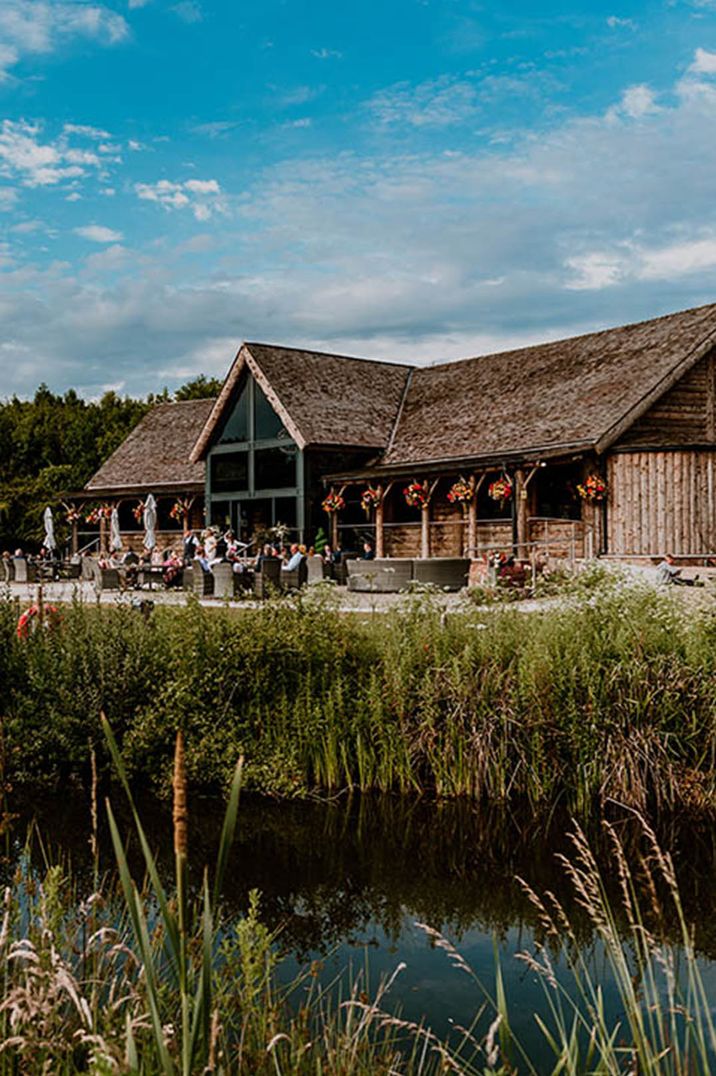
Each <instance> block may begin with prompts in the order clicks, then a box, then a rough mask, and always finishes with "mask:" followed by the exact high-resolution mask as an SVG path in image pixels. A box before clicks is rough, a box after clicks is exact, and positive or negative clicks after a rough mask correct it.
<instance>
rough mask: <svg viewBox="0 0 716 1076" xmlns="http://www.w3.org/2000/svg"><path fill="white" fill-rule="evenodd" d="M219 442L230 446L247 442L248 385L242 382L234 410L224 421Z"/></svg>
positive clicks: (246, 382)
mask: <svg viewBox="0 0 716 1076" xmlns="http://www.w3.org/2000/svg"><path fill="white" fill-rule="evenodd" d="M219 440H220V442H222V443H223V444H231V443H233V442H235V441H248V440H249V383H248V380H247V381H245V382H244V387H243V388H242V390H241V392H240V394H239V398H238V400H237V401H236V406H235V407H234V410H233V411H232V412H231V414H230V415H229V417H228V419H227V420H226V425H225V426H224V429H223V430H222V432H221V437H220V438H219Z"/></svg>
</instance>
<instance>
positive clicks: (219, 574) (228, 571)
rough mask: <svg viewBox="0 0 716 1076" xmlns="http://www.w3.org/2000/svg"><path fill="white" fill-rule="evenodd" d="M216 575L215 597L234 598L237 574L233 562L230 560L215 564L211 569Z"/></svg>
mask: <svg viewBox="0 0 716 1076" xmlns="http://www.w3.org/2000/svg"><path fill="white" fill-rule="evenodd" d="M211 574H212V575H213V576H214V597H215V598H233V596H234V593H235V590H236V574H235V572H234V566H233V564H229V562H228V561H226V562H222V563H220V564H215V565H214V566H213V567H212V569H211Z"/></svg>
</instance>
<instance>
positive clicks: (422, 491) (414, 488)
mask: <svg viewBox="0 0 716 1076" xmlns="http://www.w3.org/2000/svg"><path fill="white" fill-rule="evenodd" d="M403 496H404V497H405V503H406V504H409V505H410V507H411V508H424V507H425V505H426V504H427V503H428V489H427V486H425V485H423V483H422V482H411V483H410V485H409V486H406V487H405V489H404V490H403Z"/></svg>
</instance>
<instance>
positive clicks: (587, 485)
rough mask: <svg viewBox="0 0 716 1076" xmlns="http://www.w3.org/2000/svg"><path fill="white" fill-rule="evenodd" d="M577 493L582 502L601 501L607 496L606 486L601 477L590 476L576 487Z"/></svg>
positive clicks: (596, 475)
mask: <svg viewBox="0 0 716 1076" xmlns="http://www.w3.org/2000/svg"><path fill="white" fill-rule="evenodd" d="M577 493H578V494H579V496H580V497H581V498H582V500H583V501H591V502H595V501H603V500H604V499H605V497H606V495H607V484H606V482H605V481H604V479H603V478H602V476H601V475H598V474H590V475H589V477H588V478H585V480H584V482H583V483H582V484H581V485H578V486H577Z"/></svg>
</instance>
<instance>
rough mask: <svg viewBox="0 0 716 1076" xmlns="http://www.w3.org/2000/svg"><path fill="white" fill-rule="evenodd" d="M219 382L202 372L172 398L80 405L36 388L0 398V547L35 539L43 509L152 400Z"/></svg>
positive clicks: (211, 389)
mask: <svg viewBox="0 0 716 1076" xmlns="http://www.w3.org/2000/svg"><path fill="white" fill-rule="evenodd" d="M220 388H221V382H220V381H219V380H218V379H217V378H207V377H205V376H204V375H203V374H200V375H199V376H198V377H195V378H193V379H192V380H191V381H188V382H186V384H184V385H182V386H181V388H179V389H177V390H176V392H174V393H169V392H168V390H167V389H164V391H163V392H161V393H156V394H155V393H152V394H151V395H149V396H147V397H146V398H144V399H135V398H132V397H129V396H119V395H118V394H117V393H116V392H106V393H105V394H104V395H103V396H102V397H100V398H99V399H97V400H84V399H82V398H81V397H80V396H78V394H77V393H76V392H75V390H74V389H69V390H68V391H67V392H65V393H63V394H62V395H59V394H56V393H53V392H51V391H50V389H49V388H48V387H47V385H44V384H43V385H40V386H39V388H38V389H37V391H36V393H35V395H34V397H33V398H32V399H30V400H21V399H19V398H18V397H17V396H13V397H12V398H11V399H8V400H0V549H11V548H14V547H16V546H25V545H28V546H33V545H36V544H37V543H38V542H40V541H41V539H42V534H43V525H42V512H43V510H44V508H45V506H46V505H48V504H50V505H52V506H59V505H60V503H61V502H62V501H63V500H64V499H66V498H68V497H71V495H72V493H76V492H77V491H79V490H81V489H82V487H83V486H84V485H85V483H86V482H87V481H88V480H89V479H90V478H91V476H92V475H93V474H94V473H95V471H96V470H97V469H98V467H99V466H100V465H101V464H102V463H103V461H104V460H106V459H107V458H108V456H110V455H111V454H112V452H114V450H115V449H116V448H117V447H118V446H119V445H120V444H121V443H122V441H123V440H124V439H125V437H126V436H127V435H128V434H129V433H130V432H131V430H133V429H134V427H135V426H136V425H137V423H138V422H139V421H140V419H142V418H143V417H144V415H146V413H147V412H148V411H149V410H151V408H152V407H154V406H155V405H156V404H158V403H168V402H171V401H172V400H174V401H181V400H198V399H203V398H206V397H209V396H215V395H217V394H218V392H219V390H220Z"/></svg>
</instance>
